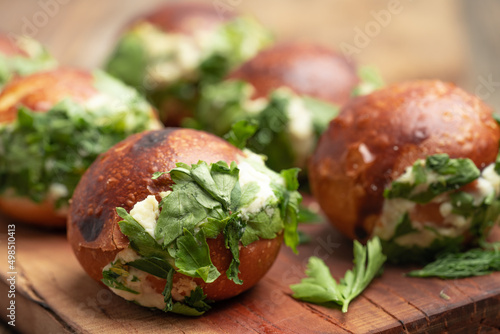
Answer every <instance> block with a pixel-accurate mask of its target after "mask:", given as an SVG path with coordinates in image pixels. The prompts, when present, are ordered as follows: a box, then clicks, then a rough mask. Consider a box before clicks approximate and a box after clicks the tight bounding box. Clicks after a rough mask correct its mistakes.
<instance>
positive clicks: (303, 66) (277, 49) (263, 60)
mask: <svg viewBox="0 0 500 334" xmlns="http://www.w3.org/2000/svg"><path fill="white" fill-rule="evenodd" d="M229 78H233V79H240V80H244V81H247V82H249V83H250V84H252V85H253V86H254V87H255V89H256V92H255V96H254V97H255V98H259V97H265V96H267V95H268V94H269V93H270V92H271V91H273V90H275V89H277V88H279V87H283V86H285V87H288V88H290V89H291V90H293V91H294V92H295V93H297V94H300V95H309V96H312V97H315V98H318V99H321V100H325V101H328V102H331V103H335V104H339V105H343V104H344V103H346V102H347V100H348V99H349V97H350V95H351V91H352V89H353V88H354V87H355V86H356V85H357V83H358V82H359V79H358V77H357V74H356V68H355V67H354V66H353V65H352V64H351V63H349V62H348V61H347V60H346V59H345V58H344V57H343V56H342V55H340V54H337V53H335V52H334V51H332V50H330V49H328V48H325V47H323V46H320V45H314V44H307V43H288V44H281V45H276V46H274V47H271V48H269V49H266V50H264V51H261V52H260V53H259V54H258V55H257V56H255V57H254V58H253V59H251V60H250V61H248V62H246V63H245V64H243V65H242V66H241V67H240V68H238V69H236V70H235V71H233V72H232V73H231V74H230V75H229Z"/></svg>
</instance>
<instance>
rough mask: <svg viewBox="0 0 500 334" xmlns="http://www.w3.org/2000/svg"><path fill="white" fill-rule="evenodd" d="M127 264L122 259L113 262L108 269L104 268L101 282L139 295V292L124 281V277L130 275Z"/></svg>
mask: <svg viewBox="0 0 500 334" xmlns="http://www.w3.org/2000/svg"><path fill="white" fill-rule="evenodd" d="M125 266H126V265H124V264H123V263H121V262H120V261H115V262H113V263H112V264H111V267H110V268H109V269H108V270H103V272H102V279H101V282H102V283H104V284H105V285H106V286H109V287H110V288H112V289H117V290H123V291H127V292H130V293H133V294H136V295H138V294H139V292H137V291H135V290H132V289H130V288H128V287H127V286H126V285H125V284H124V283H122V280H123V278H126V277H127V276H128V275H129V273H128V271H127V269H126V268H125Z"/></svg>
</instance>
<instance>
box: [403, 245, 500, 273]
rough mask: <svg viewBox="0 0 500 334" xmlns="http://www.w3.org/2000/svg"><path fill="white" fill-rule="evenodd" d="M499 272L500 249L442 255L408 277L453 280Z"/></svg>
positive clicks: (474, 250)
mask: <svg viewBox="0 0 500 334" xmlns="http://www.w3.org/2000/svg"><path fill="white" fill-rule="evenodd" d="M499 270H500V250H499V249H492V250H487V249H471V250H469V251H466V252H463V253H445V254H442V255H441V256H438V257H437V259H436V260H435V261H434V262H431V263H429V264H427V265H426V266H425V267H424V268H422V269H419V270H414V271H411V272H410V273H408V276H412V277H439V278H443V279H453V278H462V277H470V276H482V275H488V274H490V273H492V272H494V271H499Z"/></svg>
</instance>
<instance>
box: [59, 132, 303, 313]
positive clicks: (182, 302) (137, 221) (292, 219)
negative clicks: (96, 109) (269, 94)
mask: <svg viewBox="0 0 500 334" xmlns="http://www.w3.org/2000/svg"><path fill="white" fill-rule="evenodd" d="M296 177H297V170H295V169H290V170H286V171H282V172H281V174H278V173H275V172H273V171H271V170H270V169H268V168H267V167H266V166H265V165H264V162H263V160H262V157H261V156H259V155H256V154H254V153H252V152H250V151H247V150H244V151H242V150H240V149H238V148H236V147H235V146H232V145H231V144H229V143H228V142H226V141H224V140H223V139H221V138H219V137H216V136H214V135H211V134H208V133H205V132H201V131H196V130H190V129H176V128H167V129H163V130H157V131H149V132H144V133H140V134H136V135H133V136H131V137H129V138H128V139H126V140H124V141H122V142H120V143H119V144H117V145H115V146H114V147H112V148H111V149H110V150H109V151H108V152H106V153H104V154H103V155H101V157H100V158H99V159H98V160H96V161H95V162H94V163H93V164H92V166H91V167H90V168H89V169H88V170H87V172H86V173H85V175H84V176H83V178H82V179H81V181H80V183H79V184H78V186H77V188H76V190H75V193H74V195H73V199H72V202H71V208H70V215H69V219H68V240H69V242H70V244H71V246H72V247H73V250H74V252H75V254H76V257H77V258H78V260H79V261H80V263H81V265H82V266H83V268H84V269H85V270H86V271H87V273H88V274H89V275H90V276H91V277H92V278H93V279H95V280H96V281H101V282H102V283H104V284H105V285H107V286H108V287H109V288H110V289H111V291H113V292H114V293H116V294H117V295H119V296H121V297H123V298H124V299H126V300H129V301H132V302H134V303H136V304H139V305H142V306H145V307H152V308H158V309H161V310H164V311H166V312H174V313H179V314H184V315H191V316H197V315H201V314H203V313H204V312H205V311H207V310H209V309H210V307H211V306H210V304H211V303H212V302H213V301H218V300H222V299H227V298H231V297H234V296H236V295H238V294H240V293H242V292H243V291H245V290H247V289H249V288H251V287H252V286H254V285H255V284H256V283H257V282H258V281H259V280H260V279H261V278H262V277H263V276H264V274H265V273H266V272H267V270H268V269H269V268H270V267H271V265H272V263H273V262H274V260H275V258H276V256H277V254H278V251H279V248H280V245H281V243H282V241H283V239H284V242H285V244H287V245H288V246H290V247H292V248H293V249H295V247H296V245H297V243H298V235H297V210H298V205H299V203H300V200H301V197H300V195H299V193H298V192H297V191H296V189H297V187H298V182H297V178H296Z"/></svg>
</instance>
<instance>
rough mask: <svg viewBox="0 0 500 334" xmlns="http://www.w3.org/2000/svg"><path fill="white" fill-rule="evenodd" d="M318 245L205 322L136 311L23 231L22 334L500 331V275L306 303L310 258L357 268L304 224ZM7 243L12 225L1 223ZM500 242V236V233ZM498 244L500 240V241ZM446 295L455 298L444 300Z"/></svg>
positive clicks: (399, 275) (329, 235) (2, 266)
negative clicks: (299, 290) (303, 291)
mask: <svg viewBox="0 0 500 334" xmlns="http://www.w3.org/2000/svg"><path fill="white" fill-rule="evenodd" d="M301 228H302V230H304V231H305V232H306V233H308V234H309V235H310V236H311V237H312V241H311V242H310V243H309V244H306V245H301V246H300V248H299V255H298V256H297V255H294V254H293V253H292V252H291V251H290V250H289V249H287V248H283V249H282V250H281V252H280V254H279V257H278V259H277V261H276V263H275V264H274V266H273V267H272V268H271V270H270V272H269V273H268V274H267V275H266V276H265V278H264V279H263V280H262V281H261V282H260V283H259V284H258V285H257V286H255V287H254V288H252V289H251V290H250V291H248V292H246V293H244V294H242V295H240V296H238V297H236V298H233V299H231V300H228V301H224V302H219V303H217V304H215V305H214V307H213V309H212V310H211V311H209V312H207V313H206V314H205V315H204V316H202V317H200V318H189V317H184V316H178V315H175V314H165V313H163V312H161V311H152V310H149V309H146V308H143V307H140V306H137V305H135V304H133V303H129V302H127V301H125V300H123V299H121V298H120V297H118V296H115V295H114V294H112V293H111V292H110V291H109V290H107V288H105V287H104V286H101V285H100V284H98V283H96V282H95V281H93V280H92V279H90V278H89V277H88V276H87V275H86V273H85V272H84V271H83V269H82V268H81V267H80V265H79V263H78V262H77V260H76V258H75V257H74V255H73V252H72V251H71V248H70V246H69V245H68V243H67V242H66V238H65V234H64V233H63V232H61V231H58V232H55V231H39V230H35V229H32V228H29V227H26V226H23V225H21V224H17V225H16V250H17V255H16V272H17V274H16V278H17V281H16V297H15V301H16V312H17V314H16V330H19V331H21V332H23V333H43V334H46V333H66V332H68V333H122V332H130V333H404V332H409V333H423V332H425V333H443V332H449V333H473V332H474V333H475V332H481V333H483V332H489V331H490V330H498V329H499V328H500V273H495V274H491V275H488V276H482V277H475V278H466V279H457V280H440V279H420V278H410V277H405V276H404V273H406V272H408V271H409V270H411V269H413V268H411V267H393V266H389V265H386V266H385V271H384V274H383V275H382V276H381V277H379V278H376V279H375V280H374V281H373V283H372V284H371V285H370V286H369V287H368V289H367V290H365V291H364V292H363V294H362V295H361V296H360V297H358V298H357V299H355V300H354V301H353V302H352V304H351V305H350V307H349V311H348V312H347V313H345V314H344V313H342V312H341V311H340V309H339V308H336V307H334V308H327V307H323V306H318V305H313V304H308V303H303V302H300V301H297V300H295V299H293V298H292V297H291V290H290V289H289V285H290V284H293V283H297V282H299V281H300V279H301V278H302V277H304V269H305V265H306V263H307V259H308V258H309V257H310V256H312V255H315V256H319V257H321V258H322V259H324V260H325V262H326V263H327V265H328V266H329V267H330V269H331V271H332V274H333V275H334V277H336V278H337V279H338V278H339V277H342V276H343V275H344V273H345V271H346V270H347V269H350V268H351V267H352V243H351V242H350V241H349V240H346V239H344V238H342V237H340V236H339V235H338V234H337V232H336V231H335V230H334V229H333V228H332V227H330V226H329V225H328V224H317V225H307V226H302V227H301ZM0 231H1V232H2V233H3V234H2V236H1V238H2V244H4V243H6V239H7V237H6V234H5V231H7V222H6V221H5V220H3V221H2V222H1V223H0ZM497 234H498V233H497ZM499 240H500V238H499ZM0 253H1V256H0V276H1V277H2V283H1V284H0V296H2V298H0V309H2V310H3V311H2V312H1V314H0V315H1V318H2V319H3V320H4V321H5V320H7V319H6V318H5V316H6V312H5V310H6V308H7V306H8V304H7V303H8V299H7V298H5V296H6V295H7V290H8V285H7V284H6V278H8V277H7V276H8V275H7V272H9V270H8V268H7V256H6V252H4V251H2V252H0ZM445 296H448V297H445Z"/></svg>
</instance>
